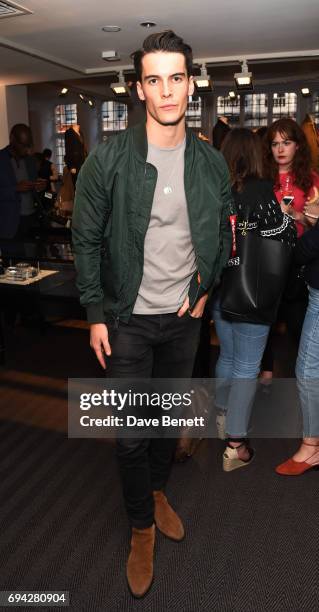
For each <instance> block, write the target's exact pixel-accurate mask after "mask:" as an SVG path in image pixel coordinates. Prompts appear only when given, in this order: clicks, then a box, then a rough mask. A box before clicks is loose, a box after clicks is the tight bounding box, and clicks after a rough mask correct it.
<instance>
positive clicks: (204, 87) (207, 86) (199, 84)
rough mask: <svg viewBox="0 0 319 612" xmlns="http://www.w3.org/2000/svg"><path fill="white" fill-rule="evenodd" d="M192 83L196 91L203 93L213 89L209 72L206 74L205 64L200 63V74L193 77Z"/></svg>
mask: <svg viewBox="0 0 319 612" xmlns="http://www.w3.org/2000/svg"><path fill="white" fill-rule="evenodd" d="M194 84H195V87H196V90H197V91H198V92H201V93H204V92H206V91H207V92H208V91H213V83H212V80H211V78H210V76H209V74H207V68H206V65H205V64H202V66H201V69H200V76H195V77H194Z"/></svg>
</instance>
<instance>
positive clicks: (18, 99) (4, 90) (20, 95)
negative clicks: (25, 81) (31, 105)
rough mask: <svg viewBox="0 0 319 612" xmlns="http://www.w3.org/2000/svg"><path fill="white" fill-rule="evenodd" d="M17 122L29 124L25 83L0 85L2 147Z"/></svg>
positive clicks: (6, 142)
mask: <svg viewBox="0 0 319 612" xmlns="http://www.w3.org/2000/svg"><path fill="white" fill-rule="evenodd" d="M15 123H25V124H26V125H29V111H28V96H27V87H26V86H25V85H11V86H5V85H1V86H0V148H3V147H5V146H6V145H7V144H8V142H9V134H10V130H11V128H12V127H13V126H14V125H15Z"/></svg>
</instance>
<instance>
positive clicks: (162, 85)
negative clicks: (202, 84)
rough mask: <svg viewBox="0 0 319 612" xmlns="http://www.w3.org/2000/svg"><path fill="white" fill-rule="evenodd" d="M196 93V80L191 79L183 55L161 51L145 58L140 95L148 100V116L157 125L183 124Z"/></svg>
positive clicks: (139, 86) (139, 83)
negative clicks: (188, 105)
mask: <svg viewBox="0 0 319 612" xmlns="http://www.w3.org/2000/svg"><path fill="white" fill-rule="evenodd" d="M193 91H194V83H193V79H192V77H188V76H187V72H186V63H185V57H184V55H183V54H182V53H171V52H165V51H157V52H154V53H147V55H145V56H144V57H143V59H142V82H139V81H138V83H137V93H138V96H139V98H140V100H144V101H145V104H146V111H147V114H148V116H151V117H152V118H153V119H154V120H155V121H156V122H157V123H159V124H160V125H176V124H177V123H179V122H180V121H181V120H182V119H183V117H184V115H185V112H186V108H187V98H188V96H191V95H192V93H193Z"/></svg>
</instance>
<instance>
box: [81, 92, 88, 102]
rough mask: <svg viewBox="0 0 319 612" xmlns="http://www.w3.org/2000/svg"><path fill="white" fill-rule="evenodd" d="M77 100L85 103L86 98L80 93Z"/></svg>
mask: <svg viewBox="0 0 319 612" xmlns="http://www.w3.org/2000/svg"><path fill="white" fill-rule="evenodd" d="M79 98H80V100H82V102H87V99H86V97H85V96H84V95H83V94H82V93H79Z"/></svg>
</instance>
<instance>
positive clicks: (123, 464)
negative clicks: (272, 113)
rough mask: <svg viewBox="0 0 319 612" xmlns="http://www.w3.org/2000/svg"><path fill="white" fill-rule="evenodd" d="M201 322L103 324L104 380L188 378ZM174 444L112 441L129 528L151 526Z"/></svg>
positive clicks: (143, 319) (164, 319) (170, 318)
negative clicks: (105, 345) (155, 494)
mask: <svg viewBox="0 0 319 612" xmlns="http://www.w3.org/2000/svg"><path fill="white" fill-rule="evenodd" d="M200 325H201V319H195V318H192V317H191V316H190V315H189V314H188V313H186V314H185V315H184V316H183V317H178V316H177V314H176V313H170V314H158V315H132V316H131V318H130V320H129V323H128V324H126V323H121V322H120V324H119V326H118V327H116V326H115V325H114V324H113V323H110V324H109V323H108V324H107V327H108V332H109V340H110V344H111V348H112V355H111V357H109V358H108V360H107V370H106V375H107V376H108V377H110V378H130V379H132V378H190V377H191V375H192V370H193V364H194V359H195V355H196V349H197V345H198V340H199V332H200ZM175 446H176V440H175V439H173V438H166V439H163V438H162V439H161V438H158V439H155V438H154V439H145V438H139V439H135V438H120V437H119V438H117V441H116V448H117V457H118V461H119V468H120V475H121V480H122V486H123V494H124V501H125V506H126V510H127V513H128V517H129V520H130V523H131V525H132V526H133V527H137V528H139V529H145V528H147V527H150V526H151V525H152V524H153V522H154V501H153V494H152V492H153V491H155V490H159V489H162V488H163V487H164V486H165V483H166V481H167V478H168V476H169V472H170V468H171V463H172V458H173V454H174V450H175Z"/></svg>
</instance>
